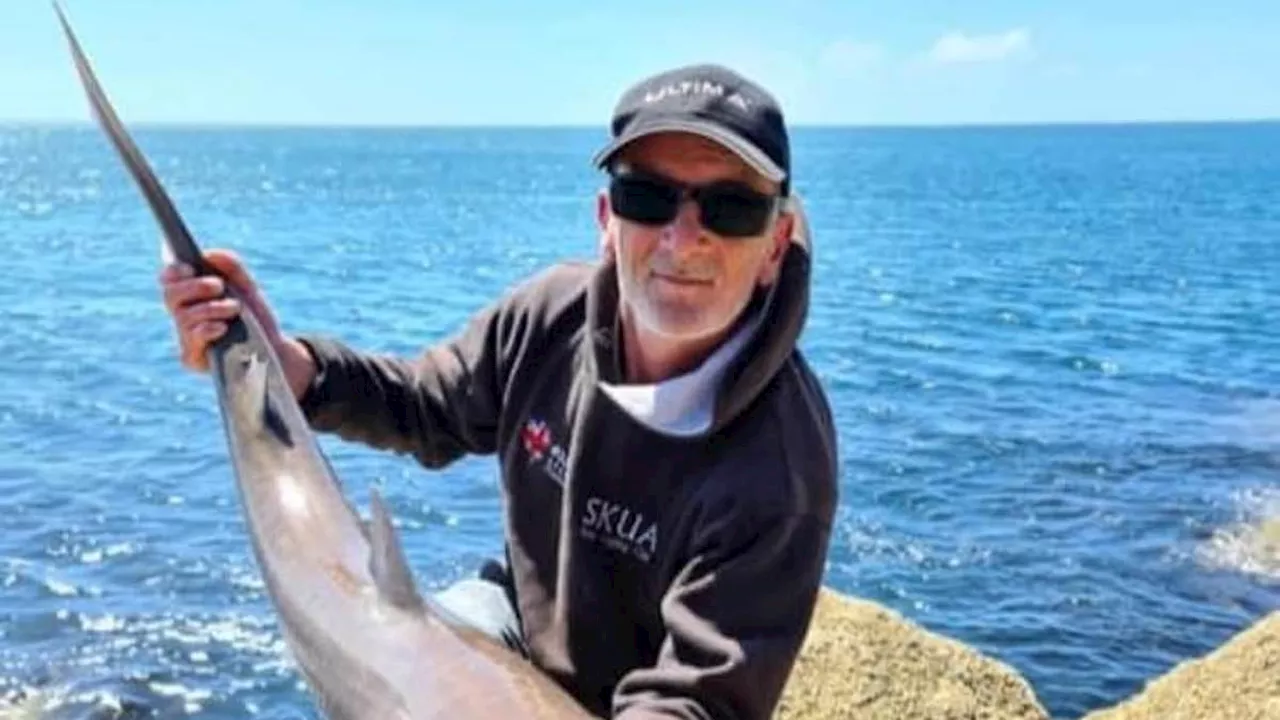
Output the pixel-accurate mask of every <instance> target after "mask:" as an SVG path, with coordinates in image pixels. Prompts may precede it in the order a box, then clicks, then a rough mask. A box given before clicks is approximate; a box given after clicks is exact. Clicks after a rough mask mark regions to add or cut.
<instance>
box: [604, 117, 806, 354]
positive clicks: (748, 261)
mask: <svg viewBox="0 0 1280 720" xmlns="http://www.w3.org/2000/svg"><path fill="white" fill-rule="evenodd" d="M621 159H622V160H623V163H624V165H625V168H626V171H636V172H641V173H644V174H645V175H647V176H656V177H657V178H658V179H659V180H664V179H665V180H670V181H674V182H676V183H678V184H681V185H685V186H690V187H699V186H705V185H707V184H708V183H715V182H720V181H734V182H738V183H745V184H746V185H748V186H750V187H751V188H753V189H755V190H756V191H758V192H761V193H765V194H768V195H776V194H777V186H776V185H775V184H774V183H772V182H770V181H768V180H767V179H766V178H764V177H762V176H760V175H759V174H757V173H755V172H754V171H753V170H752V169H751V168H750V167H749V166H748V165H747V164H746V163H744V162H743V161H742V160H741V159H739V158H738V157H737V156H736V155H734V154H733V153H732V152H731V151H729V150H728V149H726V148H724V147H722V146H720V145H718V144H716V143H714V142H712V141H710V140H706V139H704V138H701V137H699V136H696V135H689V134H682V133H668V134H657V135H652V136H648V137H645V138H641V139H639V140H636V141H635V142H633V143H631V144H630V145H628V146H627V148H626V149H624V151H623V154H622V155H621ZM598 216H599V220H600V223H601V227H602V230H603V242H604V246H605V248H604V249H605V251H606V252H609V253H613V254H614V256H615V257H616V259H617V268H618V284H619V293H620V297H621V301H622V305H623V315H624V319H626V318H629V319H630V320H632V321H634V322H636V323H637V324H638V326H639V327H638V328H637V329H639V330H643V331H645V332H647V333H652V334H657V335H660V336H664V337H666V338H667V339H671V340H688V341H695V340H705V339H707V338H710V337H713V336H715V335H718V334H720V333H722V332H723V331H724V330H725V329H726V328H728V327H729V326H730V325H731V324H732V323H733V322H734V320H735V319H736V318H737V317H738V315H739V314H740V313H741V311H742V309H743V308H744V307H745V305H746V304H747V303H748V302H749V301H750V299H751V296H752V293H753V291H754V290H755V288H756V287H757V286H760V285H767V284H771V283H772V282H773V281H774V280H775V279H776V277H777V272H778V267H779V265H780V264H781V260H782V255H783V252H784V251H785V249H786V246H787V242H788V239H789V234H790V226H791V220H792V219H791V217H790V216H789V215H786V214H782V215H778V214H777V213H776V212H775V213H774V214H773V215H771V218H776V219H774V220H771V221H770V222H768V223H766V225H765V227H764V228H763V229H762V230H761V231H760V232H759V233H757V234H753V235H750V236H747V237H725V236H721V235H717V234H716V233H714V232H712V231H711V230H708V229H707V228H706V227H704V226H703V225H702V223H701V222H700V221H699V211H698V208H697V206H696V205H695V203H694V202H693V201H692V200H691V199H689V198H685V199H684V200H683V202H682V203H681V205H680V209H679V212H678V213H677V214H676V216H675V218H674V219H672V220H670V221H669V222H666V223H664V224H660V225H653V224H645V223H640V222H635V221H631V220H627V219H624V218H622V217H619V216H618V215H617V214H616V213H614V212H613V211H612V209H611V205H610V202H609V196H608V193H607V192H606V193H602V194H601V196H600V200H599V203H598Z"/></svg>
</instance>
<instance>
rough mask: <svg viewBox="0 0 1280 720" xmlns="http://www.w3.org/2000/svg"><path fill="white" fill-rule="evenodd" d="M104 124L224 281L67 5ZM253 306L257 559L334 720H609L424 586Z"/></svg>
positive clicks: (248, 391) (235, 337)
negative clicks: (301, 395) (327, 443)
mask: <svg viewBox="0 0 1280 720" xmlns="http://www.w3.org/2000/svg"><path fill="white" fill-rule="evenodd" d="M53 7H54V10H55V11H56V13H57V17H58V21H59V23H60V24H61V26H62V30H63V34H64V35H65V37H66V40H67V43H68V46H69V48H70V51H71V55H72V58H73V60H74V63H75V68H76V72H77V74H78V75H79V79H80V82H81V85H82V87H83V88H84V90H85V93H86V95H87V96H88V99H89V102H90V105H91V107H92V109H93V114H94V116H95V117H96V119H97V120H98V124H99V125H100V127H101V128H102V130H104V131H105V133H106V135H107V137H108V138H109V139H110V141H111V144H112V145H113V146H114V147H115V149H116V151H117V153H118V155H119V157H120V159H121V160H122V161H123V163H124V164H125V166H126V167H127V169H128V171H129V173H130V175H131V176H132V177H133V180H134V181H135V183H136V184H137V186H138V189H139V191H140V192H141V194H142V196H143V198H144V199H145V200H146V202H147V204H148V205H149V206H150V208H151V211H152V213H153V215H154V216H155V219H156V221H157V223H158V224H159V226H160V229H161V230H162V235H163V238H162V242H163V245H164V248H165V250H166V252H167V256H171V257H173V258H175V259H177V260H179V261H181V262H184V263H186V264H188V265H190V266H191V267H192V268H194V270H195V271H196V272H197V273H199V274H210V273H216V272H217V270H216V268H214V267H213V266H212V265H210V264H209V263H208V262H207V261H206V260H205V257H204V255H203V254H202V251H201V249H200V247H199V246H198V245H197V243H196V241H195V239H194V238H193V236H192V234H191V231H190V229H189V228H188V226H187V224H186V223H185V221H184V220H183V218H182V217H181V215H180V214H179V212H178V210H177V208H176V206H175V205H174V203H173V201H172V200H171V198H170V197H169V195H168V193H167V192H166V191H165V189H164V187H163V186H162V185H161V183H160V181H159V179H158V178H157V177H156V175H155V173H154V171H153V170H152V169H151V166H150V164H149V163H148V162H147V160H146V158H145V157H144V155H143V154H142V152H141V150H140V149H139V148H138V147H137V145H136V144H135V143H134V141H133V139H132V138H131V137H130V135H129V133H128V131H127V129H126V128H125V126H124V124H123V123H122V122H121V120H120V118H119V117H118V116H117V114H116V112H115V110H114V108H113V107H112V105H111V103H110V101H109V100H108V98H107V96H106V94H105V92H104V91H103V89H102V87H101V85H100V84H99V82H98V79H97V77H96V76H95V74H94V71H93V69H92V67H91V65H90V63H89V60H88V58H87V57H86V55H85V53H84V50H83V49H82V47H81V45H80V42H79V40H78V39H77V37H76V35H75V33H74V32H73V31H72V29H71V25H70V22H69V21H68V19H67V16H66V14H65V13H64V11H63V9H62V7H61V5H60V3H58V2H57V0H54V2H53ZM227 292H228V294H229V295H231V296H233V297H236V298H237V299H239V300H241V307H242V308H244V309H243V310H242V311H241V312H240V313H239V314H238V316H237V317H236V318H235V319H233V320H232V321H231V322H230V323H229V325H228V328H227V331H226V332H225V333H224V334H223V335H222V337H221V338H219V339H218V340H217V341H216V342H214V343H213V344H211V346H210V348H209V350H208V359H209V374H210V375H212V378H213V382H214V386H215V390H216V398H217V404H218V408H219V415H220V417H221V420H222V427H223V431H224V435H225V440H226V443H227V448H228V454H229V456H230V462H231V465H232V468H233V469H234V476H235V487H236V495H237V497H238V499H239V505H240V509H241V514H242V517H243V520H244V527H245V530H246V534H247V536H248V541H249V545H250V547H251V549H252V554H253V558H254V561H255V564H256V565H257V567H258V569H259V572H260V574H261V576H262V579H263V585H264V587H265V590H266V594H267V596H268V598H269V601H270V603H271V606H272V607H273V608H274V610H275V614H276V616H277V618H278V621H279V627H280V633H281V636H282V637H283V639H284V640H285V644H286V646H287V648H288V651H289V655H291V656H292V659H293V664H294V665H295V667H296V668H297V670H298V673H299V675H300V676H301V677H302V678H303V679H304V681H305V683H306V685H307V687H308V688H309V689H310V691H311V695H312V700H313V702H314V704H315V706H316V707H317V709H318V710H319V711H320V712H321V713H322V714H323V716H324V717H326V718H328V719H329V720H429V719H434V718H446V717H448V718H453V719H454V720H490V719H494V720H496V719H497V718H502V719H504V720H505V719H507V718H516V717H518V718H526V719H531V720H539V719H542V718H558V719H561V720H577V719H585V718H592V717H595V716H594V715H592V714H591V713H589V712H588V711H587V710H586V709H584V707H583V706H582V705H581V704H580V703H579V702H578V701H577V700H576V699H575V698H574V697H573V696H572V695H571V694H570V693H569V692H568V691H567V690H566V689H565V688H563V687H562V686H561V685H559V684H558V683H556V682H555V681H554V679H552V678H551V677H550V676H549V675H547V674H546V673H543V672H542V671H541V670H539V669H538V668H537V666H536V665H535V664H534V663H533V662H532V661H530V660H528V659H526V658H524V657H523V656H521V655H520V654H518V653H516V652H514V651H512V650H511V649H509V648H508V647H506V646H505V645H504V644H502V643H500V642H499V641H498V640H496V639H495V638H492V637H491V636H489V635H486V634H485V633H483V632H481V631H479V630H478V629H475V628H472V627H469V626H467V625H466V624H465V623H463V622H459V620H458V618H456V617H454V616H452V615H451V614H450V613H449V611H448V610H447V609H446V608H444V607H442V606H441V605H440V604H439V603H438V602H436V601H435V600H434V599H433V598H432V596H430V595H429V594H428V595H424V594H423V593H422V592H420V591H419V589H418V588H417V586H416V583H415V580H414V575H413V572H412V570H411V568H410V567H409V563H408V561H407V559H406V556H405V553H404V548H403V545H402V543H401V539H400V537H399V535H398V533H397V531H396V528H395V524H394V522H393V520H392V517H391V513H390V510H389V508H388V506H387V504H386V502H385V501H384V500H383V498H382V496H381V494H380V493H379V492H377V490H376V489H371V490H370V507H369V515H368V517H367V518H364V517H361V516H360V515H359V513H358V512H357V511H356V510H355V507H354V506H353V505H352V503H351V502H350V500H349V499H348V498H347V497H346V495H345V494H344V492H343V489H342V485H341V482H340V481H339V479H338V477H337V476H336V474H335V472H334V470H333V467H332V466H331V464H330V462H329V459H328V458H327V457H326V456H325V454H324V453H323V452H322V450H321V448H320V446H319V444H318V443H317V441H316V438H315V435H314V434H313V432H312V429H311V427H310V426H309V424H308V423H307V420H306V417H305V415H304V414H303V411H302V408H301V406H300V405H299V403H298V401H297V399H296V398H295V397H294V395H293V393H292V391H291V390H290V388H289V384H288V381H287V379H286V377H285V374H284V371H283V367H282V365H281V362H280V358H279V357H278V356H277V354H276V351H275V349H274V347H273V346H272V343H271V342H270V340H269V338H268V336H267V334H266V333H265V332H264V330H263V323H262V321H261V319H260V318H258V317H257V316H256V315H255V314H254V312H253V311H252V309H251V307H250V306H248V305H246V304H244V303H243V300H244V298H243V297H241V296H240V295H239V293H238V292H237V291H236V289H235V288H234V287H233V286H231V285H230V284H228V290H227Z"/></svg>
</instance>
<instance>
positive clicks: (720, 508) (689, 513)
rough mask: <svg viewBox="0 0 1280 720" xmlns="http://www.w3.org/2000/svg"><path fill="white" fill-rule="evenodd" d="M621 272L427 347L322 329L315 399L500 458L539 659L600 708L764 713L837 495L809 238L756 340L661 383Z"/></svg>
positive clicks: (580, 280) (375, 436)
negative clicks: (655, 383)
mask: <svg viewBox="0 0 1280 720" xmlns="http://www.w3.org/2000/svg"><path fill="white" fill-rule="evenodd" d="M614 273H615V268H614V267H613V266H612V265H611V264H609V263H607V262H606V263H604V264H601V265H586V264H563V265H559V266H556V267H553V268H551V269H549V270H547V271H545V272H543V273H541V274H539V275H537V276H536V277H533V278H531V279H529V280H527V281H525V282H524V283H522V284H520V285H519V286H518V287H516V288H515V289H514V290H513V291H511V292H510V293H508V294H507V295H506V296H505V297H504V298H502V299H501V300H499V301H498V302H496V303H495V304H493V305H492V306H490V307H488V308H486V309H485V310H484V311H483V312H481V313H479V314H478V315H477V316H476V317H475V318H474V319H473V320H472V321H471V322H470V323H469V324H468V325H467V327H466V328H465V329H463V330H462V332H460V333H459V335H458V336H456V337H454V338H452V339H450V340H449V341H447V342H444V343H442V344H439V345H436V346H434V347H432V348H430V349H428V350H427V351H426V352H425V353H424V354H423V355H421V356H420V357H418V358H416V359H413V360H405V359H397V358H391V357H385V356H372V355H368V354H363V353H358V352H356V351H355V350H353V349H351V348H349V347H347V346H345V345H343V344H341V343H339V342H337V341H335V340H332V339H328V338H321V337H314V336H308V337H304V338H302V340H303V342H304V343H306V344H307V346H308V347H309V348H310V349H311V351H312V352H313V353H314V355H315V358H316V361H317V363H318V367H319V373H318V374H317V376H316V380H315V382H314V384H313V385H312V386H311V387H310V388H309V389H308V390H307V392H306V393H305V395H304V397H303V407H304V409H305V411H306V412H307V414H308V417H309V418H310V421H311V422H312V424H313V426H314V427H315V428H316V429H317V430H320V431H329V432H333V433H336V434H337V435H339V436H341V437H343V438H346V439H348V440H352V441H359V442H363V443H366V444H368V445H371V446H374V447H378V448H385V449H390V450H393V451H396V452H400V453H408V454H411V455H413V456H414V457H415V458H417V459H418V460H419V461H420V462H421V463H422V464H423V465H425V466H426V467H429V468H442V467H444V466H446V465H448V464H449V463H451V462H453V461H454V460H456V459H458V458H459V457H461V456H462V455H464V454H468V453H471V454H496V455H497V457H498V460H499V461H500V463H501V468H502V478H503V494H504V499H503V500H504V502H503V504H504V507H505V513H504V529H505V531H506V540H507V550H508V556H509V561H510V563H511V575H512V579H513V582H514V586H515V595H516V598H517V612H518V614H519V616H520V618H521V622H522V625H523V631H524V635H525V640H526V642H527V644H528V646H529V649H530V653H531V657H532V659H533V661H534V662H535V663H537V664H538V665H539V666H540V667H542V668H543V669H545V671H546V672H548V673H549V674H550V675H551V676H552V677H554V678H555V679H556V680H557V681H559V682H560V683H562V684H563V685H564V686H565V687H566V688H568V689H569V691H570V692H572V693H573V694H574V695H576V696H577V697H578V698H579V699H580V700H581V701H582V702H583V704H584V705H586V706H587V707H588V708H589V709H591V710H592V711H593V712H595V713H597V714H598V715H600V716H602V717H613V718H620V719H621V718H625V719H627V720H635V719H638V718H650V717H663V718H726V719H727V718H742V719H748V718H749V719H752V720H755V719H763V718H767V717H769V716H770V715H771V714H772V713H773V710H774V706H775V705H776V703H777V700H778V698H779V695H780V693H781V691H782V689H783V686H784V684H785V682H786V679H787V675H788V673H789V671H790V669H791V666H792V664H793V662H794V660H795V656H796V653H797V651H798V650H799V647H800V644H801V642H802V641H803V639H804V635H805V632H806V630H807V628H808V624H809V620H810V617H811V614H812V609H813V603H814V600H815V597H816V593H817V591H818V588H819V584H820V582H821V579H822V575H823V567H824V564H825V558H826V551H827V543H828V537H829V534H830V529H831V521H832V514H833V511H834V507H835V503H836V499H837V498H836V495H837V490H836V472H837V470H836V432H835V428H834V426H833V423H832V417H831V411H830V408H829V406H828V403H827V400H826V397H825V395H824V393H823V390H822V388H821V387H820V385H819V382H818V380H817V378H816V377H815V375H814V374H813V372H812V371H811V370H810V368H809V366H808V365H807V364H806V362H805V360H804V358H803V357H802V355H801V353H800V352H799V351H798V350H797V349H796V341H797V338H798V337H799V335H800V332H801V330H802V328H803V325H804V320H805V317H806V313H807V310H808V298H809V278H810V256H809V249H808V247H807V243H806V242H803V241H798V242H796V243H794V244H793V245H792V246H791V248H790V250H789V251H788V253H787V256H786V258H785V260H784V263H783V267H782V272H781V275H780V278H779V282H778V283H777V285H776V286H775V291H774V292H773V293H772V295H771V297H766V298H763V299H762V300H761V301H760V302H758V303H757V304H756V306H755V308H756V310H757V312H758V313H759V315H757V318H756V319H757V320H759V321H760V322H758V323H747V324H745V325H744V328H743V330H741V331H740V333H739V335H738V337H737V342H738V343H745V349H742V350H740V351H739V352H737V354H736V355H735V354H733V352H732V350H733V348H726V349H725V350H724V351H723V352H722V353H721V354H720V355H719V356H717V357H715V358H713V359H712V360H710V361H708V362H707V363H706V364H705V366H704V368H703V369H702V372H701V374H700V373H693V374H691V375H690V376H688V377H685V378H680V379H677V380H675V381H672V382H669V383H664V384H663V385H661V386H659V387H656V388H655V387H627V386H619V385H616V384H618V383H621V382H622V369H621V363H620V360H619V349H618V335H617V311H618V308H617V302H618V297H617V287H616V280H615V275H614ZM717 366H719V369H720V370H721V371H722V372H723V375H722V377H721V378H720V379H719V380H717V378H716V377H715V375H716V373H715V371H716V370H717V369H718V368H717ZM703 375H710V376H711V377H710V378H707V377H703ZM699 390H701V391H702V392H701V393H700V392H699ZM700 410H702V411H705V412H704V413H703V414H702V415H699V411H700ZM677 416H678V417H677Z"/></svg>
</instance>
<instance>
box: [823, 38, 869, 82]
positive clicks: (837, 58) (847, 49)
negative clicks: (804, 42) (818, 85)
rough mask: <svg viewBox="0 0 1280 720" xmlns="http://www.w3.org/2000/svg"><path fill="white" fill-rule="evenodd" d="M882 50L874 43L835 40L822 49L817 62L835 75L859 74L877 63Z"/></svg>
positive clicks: (850, 75) (848, 75)
mask: <svg viewBox="0 0 1280 720" xmlns="http://www.w3.org/2000/svg"><path fill="white" fill-rule="evenodd" d="M883 57H884V51H883V50H882V49H881V48H880V46H879V45H876V44H874V43H862V42H854V41H852V40H836V41H835V42H833V43H831V44H830V45H827V46H826V47H825V48H823V50H822V54H821V56H819V58H818V62H819V64H820V65H821V67H822V69H823V70H826V71H827V72H829V73H831V74H832V75H835V76H836V77H852V76H854V75H860V74H862V73H863V72H865V71H867V70H870V69H871V68H873V67H875V66H876V65H877V64H879V62H880V60H881V59H882V58H883Z"/></svg>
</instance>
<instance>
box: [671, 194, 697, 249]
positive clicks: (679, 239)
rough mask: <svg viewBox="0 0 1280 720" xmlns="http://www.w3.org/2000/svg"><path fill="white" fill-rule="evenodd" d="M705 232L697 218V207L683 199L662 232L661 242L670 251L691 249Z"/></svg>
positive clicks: (695, 204) (690, 201)
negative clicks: (670, 249) (669, 248)
mask: <svg viewBox="0 0 1280 720" xmlns="http://www.w3.org/2000/svg"><path fill="white" fill-rule="evenodd" d="M705 232H706V231H705V230H704V229H703V227H702V222H701V221H700V219H699V218H698V205H697V203H695V202H693V201H692V200H689V199H687V198H686V199H685V200H684V201H682V202H681V203H680V209H679V211H678V212H676V216H675V218H674V219H672V221H671V222H669V223H667V226H666V227H665V228H663V231H662V241H663V243H664V244H666V245H669V246H670V247H671V248H672V249H682V248H686V247H693V246H695V245H697V244H698V242H699V241H700V240H701V239H702V236H703V234H704V233H705Z"/></svg>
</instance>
